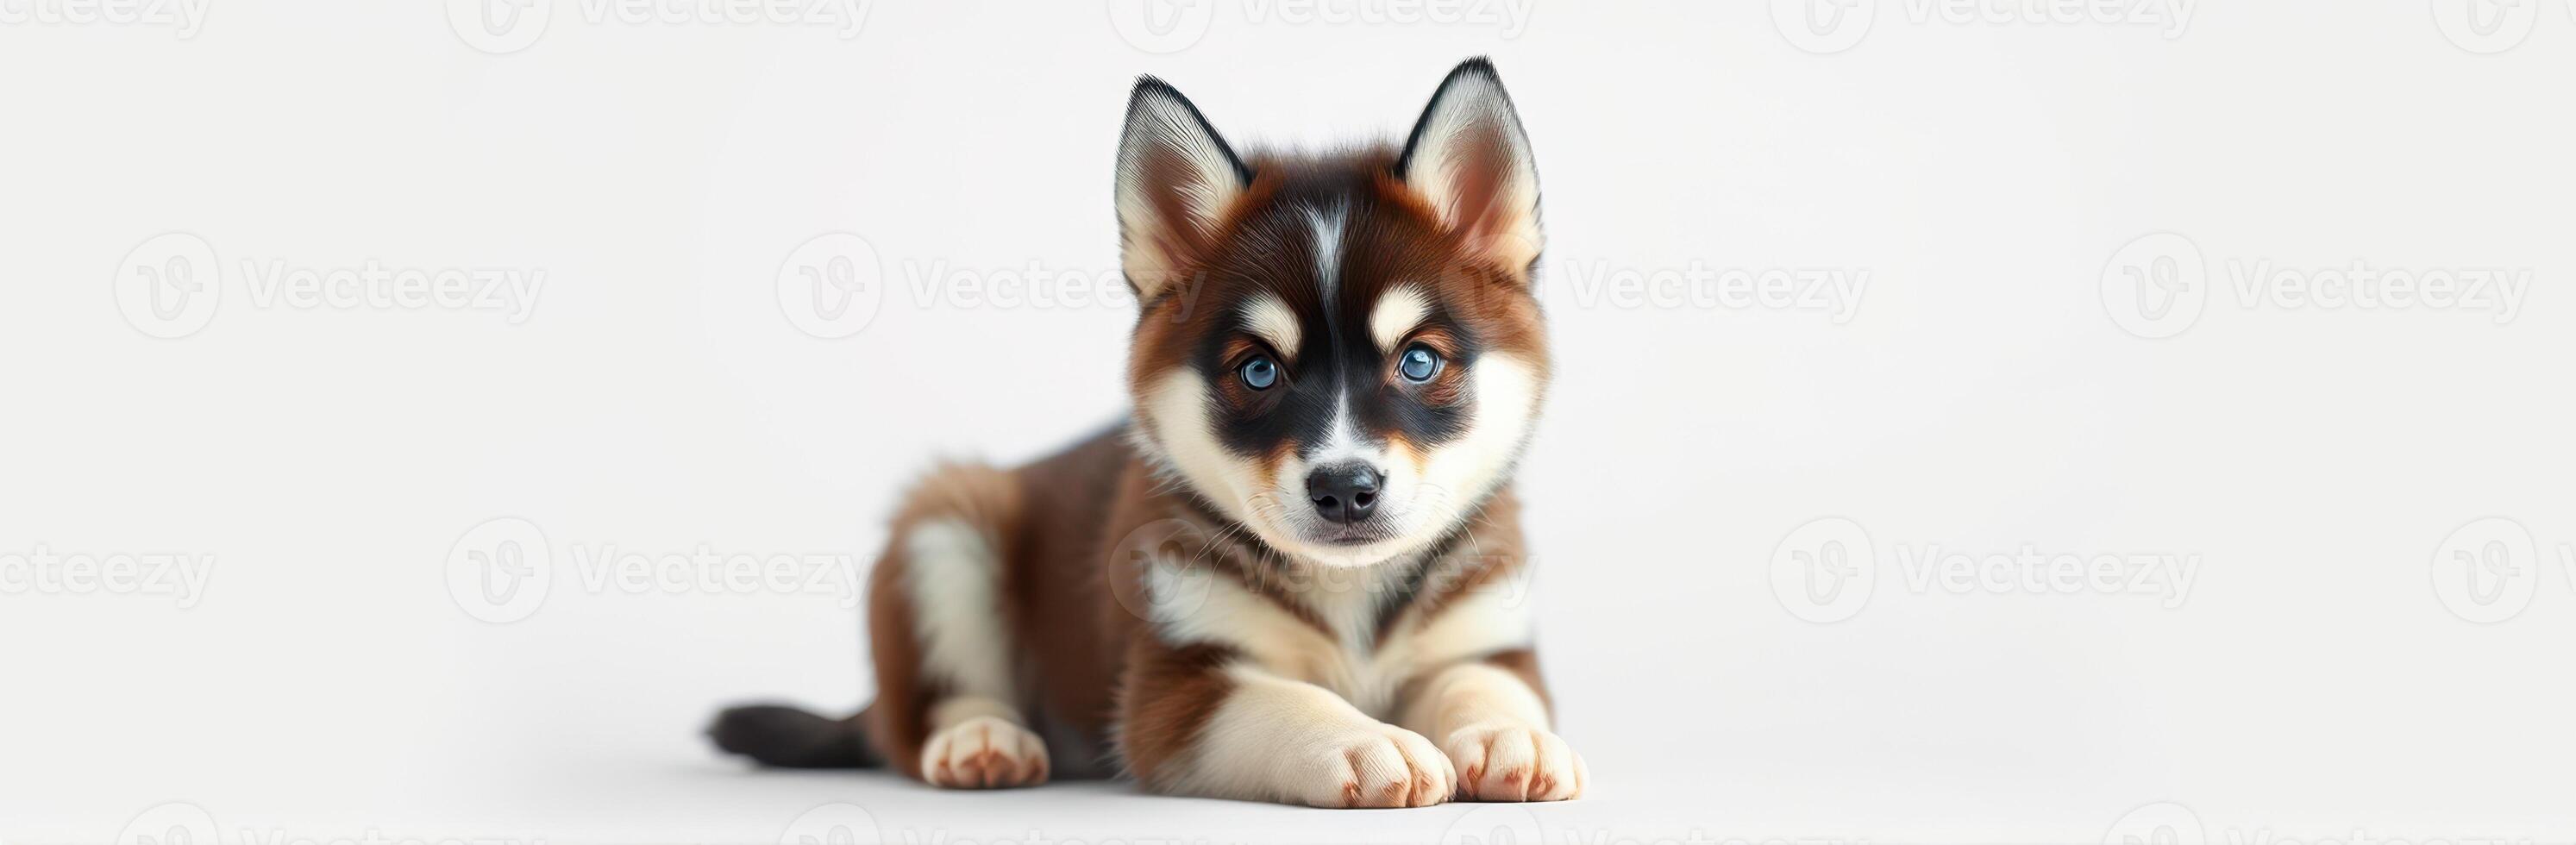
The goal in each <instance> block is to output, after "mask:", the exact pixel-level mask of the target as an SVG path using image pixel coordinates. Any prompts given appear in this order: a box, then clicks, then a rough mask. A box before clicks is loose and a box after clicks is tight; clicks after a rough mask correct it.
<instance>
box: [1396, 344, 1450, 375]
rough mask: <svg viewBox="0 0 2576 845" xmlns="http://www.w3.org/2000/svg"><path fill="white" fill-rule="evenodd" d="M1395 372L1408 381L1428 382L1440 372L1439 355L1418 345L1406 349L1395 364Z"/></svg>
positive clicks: (1428, 348)
mask: <svg viewBox="0 0 2576 845" xmlns="http://www.w3.org/2000/svg"><path fill="white" fill-rule="evenodd" d="M1395 371H1396V372H1399V373H1403V374H1404V377H1405V379H1407V380H1410V381H1430V380H1431V377H1432V376H1433V375H1435V374H1438V373H1439V372H1440V353H1438V352H1433V351H1431V347H1428V346H1422V345H1420V344H1416V345H1414V346H1410V347H1407V348H1405V350H1404V357H1403V358H1401V359H1398V360H1397V361H1396V362H1395Z"/></svg>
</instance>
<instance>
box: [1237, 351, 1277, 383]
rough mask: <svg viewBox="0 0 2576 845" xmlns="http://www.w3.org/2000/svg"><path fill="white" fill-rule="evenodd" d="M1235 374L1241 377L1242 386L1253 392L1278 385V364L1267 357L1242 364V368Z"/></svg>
mask: <svg viewBox="0 0 2576 845" xmlns="http://www.w3.org/2000/svg"><path fill="white" fill-rule="evenodd" d="M1235 372H1236V373H1238V374H1240V375H1242V376H1243V386H1245V387H1249V388H1252V389H1254V390H1268V389H1270V386H1271V385H1274V384H1278V383H1279V362H1277V361H1272V360H1270V356H1268V355H1264V356H1261V357H1259V358H1254V359H1252V360H1250V361H1245V362H1243V368H1242V369H1239V370H1236V371H1235Z"/></svg>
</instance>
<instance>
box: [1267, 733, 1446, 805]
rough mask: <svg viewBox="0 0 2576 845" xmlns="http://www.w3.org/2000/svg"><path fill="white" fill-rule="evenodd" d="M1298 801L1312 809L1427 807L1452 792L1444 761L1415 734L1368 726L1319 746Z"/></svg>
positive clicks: (1424, 740)
mask: <svg viewBox="0 0 2576 845" xmlns="http://www.w3.org/2000/svg"><path fill="white" fill-rule="evenodd" d="M1315 754H1316V756H1315V758H1314V759H1313V760H1311V761H1309V762H1310V763H1311V764H1312V769H1313V775H1312V776H1310V777H1308V778H1306V780H1307V781H1308V784H1307V785H1306V787H1305V789H1304V790H1303V794H1302V795H1300V796H1299V797H1300V798H1302V799H1303V800H1304V801H1305V802H1306V803H1308V804H1312V805H1314V806H1317V807H1428V806H1431V805H1433V804H1438V803H1441V802H1443V801H1447V800H1449V796H1450V795H1451V794H1452V793H1454V792H1456V791H1457V788H1458V773H1457V770H1456V769H1453V768H1451V767H1450V766H1449V758H1448V757H1445V756H1442V755H1441V753H1440V749H1439V748H1438V747H1436V746H1434V745H1432V744H1431V740H1428V739H1424V738H1422V735H1421V734H1418V733H1414V732H1412V731H1408V730H1405V729H1403V728H1399V727H1396V726H1394V725H1384V724H1381V725H1372V726H1369V727H1367V728H1361V729H1359V730H1355V731H1352V732H1350V733H1349V734H1348V735H1346V736H1343V737H1340V738H1337V739H1335V740H1331V741H1328V742H1325V743H1321V744H1319V745H1318V747H1317V748H1316V750H1315Z"/></svg>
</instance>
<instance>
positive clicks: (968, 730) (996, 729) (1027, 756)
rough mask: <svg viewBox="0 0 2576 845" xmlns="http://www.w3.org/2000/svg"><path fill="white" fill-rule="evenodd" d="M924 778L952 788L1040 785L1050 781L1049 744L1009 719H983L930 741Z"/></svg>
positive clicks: (924, 759) (960, 725)
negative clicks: (1047, 748)
mask: <svg viewBox="0 0 2576 845" xmlns="http://www.w3.org/2000/svg"><path fill="white" fill-rule="evenodd" d="M921 779H922V780H926V781H929V782H930V785H932V786H938V787H946V788H948V789H992V788H996V787H1005V786H1036V785H1038V784H1041V783H1045V782H1046V779H1047V751H1046V742H1045V741H1043V740H1040V739H1038V735H1037V734H1033V733H1030V732H1029V729H1027V728H1023V727H1020V726H1018V725H1015V724H1011V723H1010V722H1009V721H1008V720H1005V719H1000V718H996V717H993V716H977V717H975V718H972V719H968V720H966V721H963V722H959V723H957V724H955V725H951V726H949V728H948V729H947V730H943V731H940V732H939V733H937V734H935V735H932V736H931V737H930V743H929V744H927V745H924V746H922V748H921Z"/></svg>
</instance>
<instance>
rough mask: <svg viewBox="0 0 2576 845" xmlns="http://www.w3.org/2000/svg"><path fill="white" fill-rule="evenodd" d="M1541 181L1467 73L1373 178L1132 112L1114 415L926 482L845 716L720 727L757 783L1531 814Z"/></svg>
mask: <svg viewBox="0 0 2576 845" xmlns="http://www.w3.org/2000/svg"><path fill="white" fill-rule="evenodd" d="M1538 196H1539V193H1538V175H1537V172H1536V170H1535V169H1534V166H1533V164H1532V161H1531V157H1530V145H1529V140H1528V138H1527V137H1526V136H1524V135H1523V133H1522V130H1521V125H1520V119H1519V117H1518V115H1517V114H1516V113H1515V112H1514V110H1513V108H1512V102H1511V99H1510V98H1509V97H1508V96H1506V95H1505V94H1504V93H1503V85H1502V81H1501V79H1500V78H1499V77H1497V76H1496V75H1495V73H1494V68H1493V65H1492V64H1490V63H1488V62H1486V61H1485V60H1484V59H1481V58H1479V59H1472V60H1469V61H1467V62H1466V63H1464V64H1461V65H1459V66H1458V68H1457V69H1456V70H1454V71H1452V72H1451V73H1450V74H1449V76H1448V78H1447V79H1446V80H1444V81H1443V82H1442V83H1441V84H1440V88H1439V90H1438V91H1437V92H1436V93H1434V94H1433V95H1432V97H1431V103H1430V105H1429V106H1428V107H1427V108H1425V109H1424V110H1423V113H1422V117H1421V119H1420V121H1419V122H1417V123H1416V124H1415V125H1414V127H1413V131H1412V134H1411V135H1410V136H1409V137H1408V138H1406V139H1405V142H1404V145H1403V147H1401V148H1395V147H1391V146H1378V147H1372V148H1367V149H1362V150H1359V151H1355V152H1348V153H1342V154H1334V155H1328V156H1300V155H1289V154H1254V155H1250V156H1241V155H1237V154H1236V152H1235V150H1234V148H1233V147H1231V146H1229V145H1227V144H1226V142H1225V139H1224V138H1223V137H1221V136H1219V135H1218V134H1217V131H1216V129H1215V127H1213V126H1211V125H1209V123H1208V121H1207V119H1206V118H1205V117H1202V116H1201V115H1200V113H1199V110H1198V109H1197V108H1196V107H1195V106H1193V105H1191V104H1190V101H1189V100H1187V99H1184V98H1183V97H1182V96H1181V94H1180V92H1179V91H1176V90H1173V88H1172V87H1171V86H1169V85H1165V84H1163V82H1161V81H1160V80H1157V79H1154V78H1152V77H1146V78H1144V79H1142V80H1140V81H1138V82H1137V83H1136V87H1135V90H1134V92H1133V93H1132V95H1131V96H1130V97H1129V98H1128V102H1127V120H1126V128H1125V132H1124V137H1123V138H1121V140H1120V142H1119V150H1118V164H1117V212H1118V225H1119V229H1120V237H1121V241H1122V262H1123V264H1124V269H1125V272H1126V277H1127V280H1128V282H1129V284H1130V285H1131V286H1133V288H1134V289H1135V293H1136V298H1137V301H1138V303H1139V305H1138V308H1139V313H1138V315H1137V319H1136V329H1135V334H1134V338H1133V341H1134V344H1133V351H1132V352H1131V354H1130V357H1129V359H1128V366H1127V384H1128V390H1129V393H1130V398H1131V399H1132V400H1133V403H1134V405H1133V407H1134V414H1133V417H1132V419H1131V420H1130V421H1127V422H1123V423H1121V424H1120V425H1118V426H1117V427H1115V428H1113V429H1112V430H1110V431H1107V432H1103V433H1101V434H1099V435H1097V436H1094V437H1091V438H1090V439H1087V440H1084V441H1082V442H1080V443H1076V444H1074V445H1073V446H1071V447H1070V448H1068V449H1066V450H1064V451H1063V452H1061V453H1058V454H1055V455H1053V456H1050V457H1046V458H1043V459H1040V460H1038V461H1036V462H1034V463H1030V464H1027V465H1025V466H1020V467H1017V468H1013V469H999V468H993V467H987V466H978V465H950V466H945V467H942V468H940V469H938V470H936V471H934V472H933V473H931V474H930V475H929V476H928V477H926V478H925V479H923V480H922V481H921V482H920V483H919V485H918V486H917V487H916V488H915V489H914V490H913V491H912V492H911V494H910V495H909V496H908V498H907V499H906V500H905V503H904V504H903V506H902V508H901V510H900V512H899V513H897V515H896V516H895V518H894V524H893V531H892V535H891V539H890V540H889V541H888V543H887V545H886V548H885V551H884V553H883V556H882V557H880V558H879V559H878V561H877V563H876V568H875V570H874V573H873V574H872V575H871V577H870V582H869V593H868V606H867V616H868V638H869V644H870V646H871V647H872V653H873V656H874V659H875V671H876V689H877V698H876V702H875V703H874V704H873V705H871V706H869V707H868V708H867V709H865V710H863V711H861V712H859V713H858V714H856V715H853V716H849V717H847V718H840V719H834V718H827V717H823V716H819V715H815V714H812V713H809V712H806V711H802V710H797V709H794V708H789V707H782V706H774V705H772V706H751V707H737V708H733V709H730V710H727V711H725V712H724V713H723V714H722V715H721V716H719V717H718V718H717V720H716V723H715V725H714V726H713V727H712V728H711V729H710V733H711V734H712V736H713V737H714V739H715V741H716V744H717V745H718V746H720V747H721V748H723V749H724V750H726V751H730V752H734V753H737V754H742V755H746V756H748V757H750V758H751V759H753V760H755V761H758V762H760V763H763V764H767V765H772V766H790V767H851V766H878V765H891V766H892V767H894V768H895V769H897V770H899V771H901V772H903V774H905V775H906V776H909V777H913V778H916V779H919V780H921V781H923V782H926V783H929V784H931V785H934V786H940V787H948V788H955V789H981V788H992V787H1012V786H1029V785H1033V784H1038V783H1043V782H1045V781H1046V780H1047V779H1048V778H1049V777H1050V776H1075V775H1088V774H1102V773H1111V772H1116V773H1123V774H1125V775H1127V776H1130V777H1132V778H1134V779H1135V780H1136V781H1137V782H1139V783H1141V784H1143V785H1144V786H1145V788H1147V789H1149V790H1153V791H1156V792H1163V793H1169V794H1176V795H1199V796H1216V797H1227V798H1242V799H1254V800H1265V801H1281V802H1289V803H1298V804H1309V805H1314V806H1318V807H1420V806H1426V805H1431V804H1438V803H1440V802H1443V801H1448V800H1451V799H1460V800H1478V801H1556V800H1562V799H1567V798H1573V797H1575V796H1577V795H1579V794H1581V793H1582V792H1583V788H1584V783H1585V780H1586V774H1585V770H1584V766H1583V760H1582V758H1581V757H1578V756H1576V755H1575V753H1574V752H1573V751H1572V750H1571V749H1569V748H1568V747H1567V746H1566V744H1565V741H1564V740H1562V739H1560V738H1558V737H1557V735H1556V734H1555V733H1554V732H1553V731H1552V730H1550V706H1549V703H1548V696H1547V689H1546V687H1545V686H1543V685H1542V684H1541V683H1540V681H1539V672H1538V663H1537V659H1536V658H1535V656H1534V653H1533V651H1532V631H1531V615H1530V608H1529V607H1528V606H1527V603H1526V602H1525V601H1523V600H1522V599H1523V596H1524V593H1523V591H1521V590H1518V589H1515V588H1514V587H1515V586H1516V585H1517V584H1518V583H1520V580H1521V579H1525V578H1527V577H1528V573H1527V571H1526V569H1525V566H1526V562H1525V560H1524V553H1523V550H1522V545H1521V534H1520V528H1519V524H1518V523H1519V510H1520V508H1519V504H1518V503H1517V501H1516V500H1515V499H1514V497H1513V495H1512V490H1511V484H1510V481H1511V475H1512V470H1513V465H1514V463H1515V462H1516V461H1517V459H1518V457H1519V455H1520V453H1521V450H1522V448H1523V446H1524V445H1525V444H1526V443H1527V442H1528V439H1529V435H1530V430H1531V427H1532V423H1533V422H1534V421H1535V420H1536V417H1537V414H1538V410H1539V404H1540V398H1541V396H1542V395H1543V394H1544V393H1545V392H1546V388H1547V382H1548V375H1549V367H1548V354H1547V344H1546V338H1545V336H1544V331H1543V326H1542V323H1541V320H1540V316H1539V307H1538V302H1537V300H1536V299H1535V297H1534V296H1533V293H1532V289H1531V285H1532V278H1531V271H1532V265H1533V263H1534V262H1535V261H1536V259H1537V258H1538V253H1539V243H1540V235H1539V211H1538Z"/></svg>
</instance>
